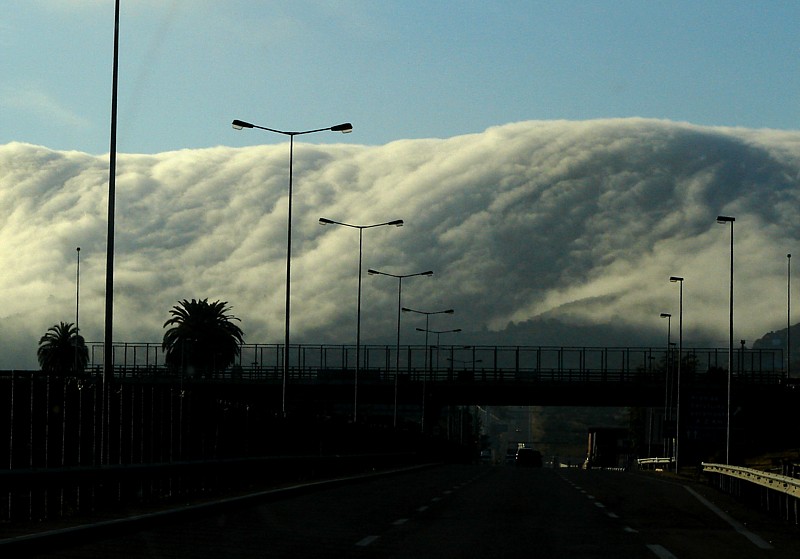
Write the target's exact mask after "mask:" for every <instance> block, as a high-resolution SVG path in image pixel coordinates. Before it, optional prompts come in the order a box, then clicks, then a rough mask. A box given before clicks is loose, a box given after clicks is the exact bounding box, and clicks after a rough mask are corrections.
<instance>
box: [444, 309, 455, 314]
mask: <svg viewBox="0 0 800 559" xmlns="http://www.w3.org/2000/svg"><path fill="white" fill-rule="evenodd" d="M454 312H456V311H454V310H453V309H447V310H446V311H442V314H453V313H454Z"/></svg>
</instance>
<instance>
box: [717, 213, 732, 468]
mask: <svg viewBox="0 0 800 559" xmlns="http://www.w3.org/2000/svg"><path fill="white" fill-rule="evenodd" d="M734 221H736V218H735V217H730V216H725V215H719V216H717V223H722V224H725V223H730V225H731V282H730V283H731V289H730V298H729V300H730V337H729V341H728V397H727V400H728V412H727V417H728V419H727V427H726V429H725V464H730V463H731V376H732V371H733V222H734Z"/></svg>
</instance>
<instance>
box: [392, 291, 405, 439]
mask: <svg viewBox="0 0 800 559" xmlns="http://www.w3.org/2000/svg"><path fill="white" fill-rule="evenodd" d="M402 303H403V276H400V277H398V278H397V347H396V349H395V352H394V418H393V420H392V426H393V427H395V428H397V389H398V376H399V375H400V317H401V316H402V314H403V313H402V311H401V310H400V309H401V308H403V304H402Z"/></svg>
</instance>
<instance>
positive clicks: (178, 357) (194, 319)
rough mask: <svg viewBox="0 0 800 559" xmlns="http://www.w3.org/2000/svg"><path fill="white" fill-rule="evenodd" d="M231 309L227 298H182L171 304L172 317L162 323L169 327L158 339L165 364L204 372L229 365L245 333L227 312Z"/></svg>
mask: <svg viewBox="0 0 800 559" xmlns="http://www.w3.org/2000/svg"><path fill="white" fill-rule="evenodd" d="M230 310H231V308H230V307H229V306H228V303H227V302H225V301H215V302H213V303H209V302H208V299H203V300H198V301H196V300H194V299H192V300H191V301H187V300H186V299H184V300H183V301H180V303H179V304H177V305H175V306H174V307H172V309H171V310H170V311H169V313H170V314H171V315H172V318H170V319H169V320H167V321H166V322H165V323H164V328H166V327H167V326H171V328H170V329H169V330H167V331H166V332H165V333H164V340H163V341H162V343H161V348H162V349H163V350H164V351H165V352H166V357H165V360H166V363H167V365H168V366H169V367H171V368H173V369H179V370H181V371H184V372H185V371H187V370H190V371H195V372H198V373H200V374H203V375H206V376H210V375H211V374H212V373H213V372H215V371H221V370H224V369H225V368H226V367H228V366H229V365H231V364H232V363H233V362H234V359H235V358H236V357H237V356H238V355H239V351H240V345H241V344H242V342H243V341H244V333H243V332H242V330H241V328H239V327H238V326H237V325H236V324H234V323H233V321H234V320H237V321H238V320H239V319H238V318H236V317H235V316H233V315H232V314H229V312H230Z"/></svg>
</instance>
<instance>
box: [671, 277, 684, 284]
mask: <svg viewBox="0 0 800 559" xmlns="http://www.w3.org/2000/svg"><path fill="white" fill-rule="evenodd" d="M669 281H671V282H672V283H675V282H676V281H680V282H682V281H683V278H681V277H678V276H670V278H669Z"/></svg>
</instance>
